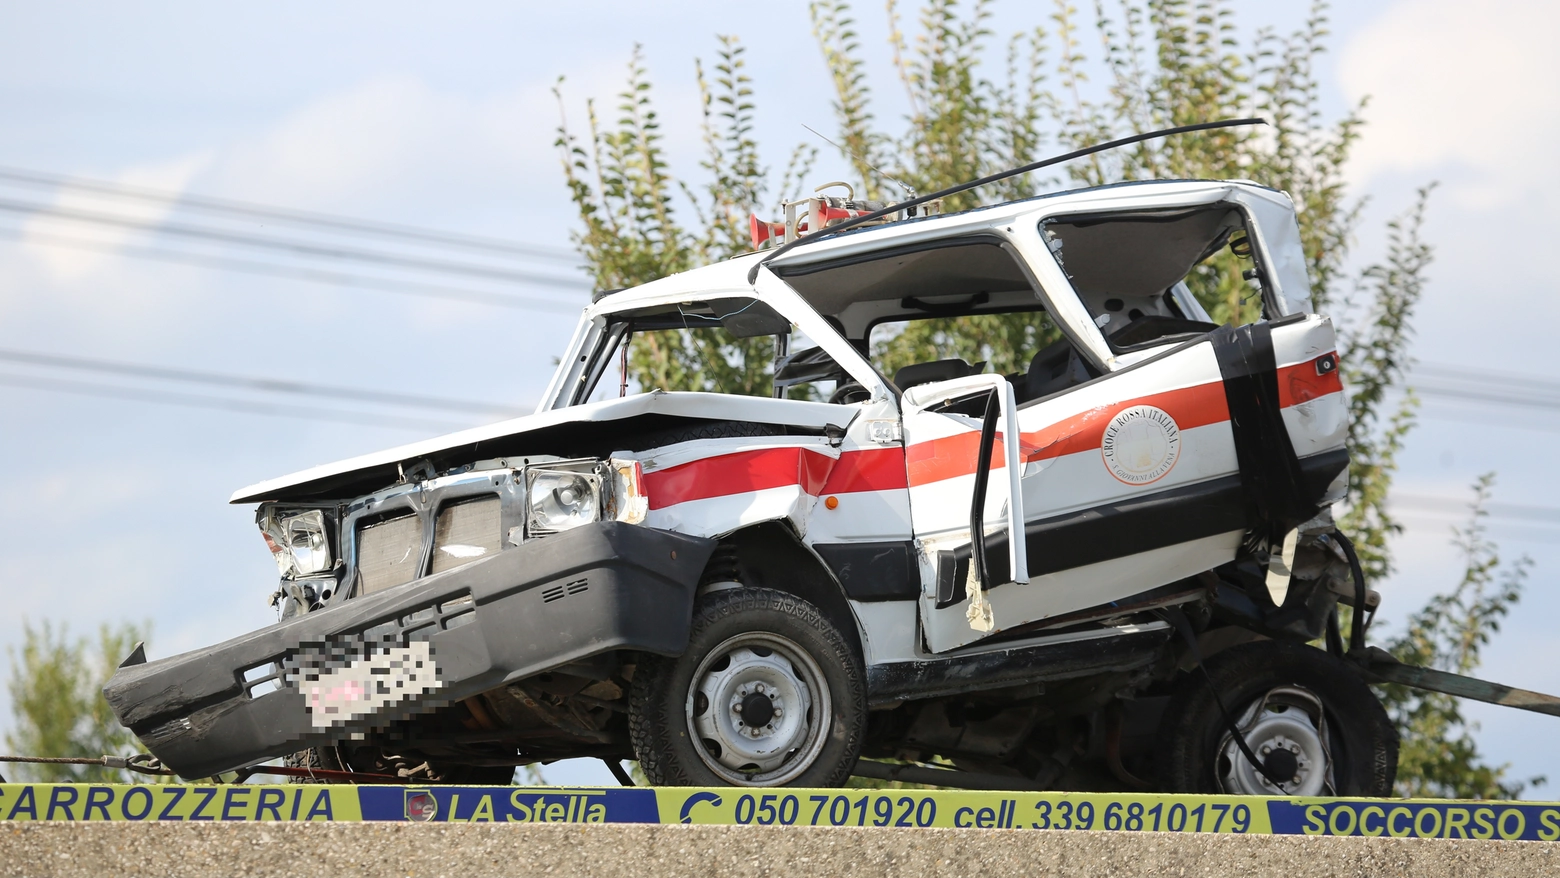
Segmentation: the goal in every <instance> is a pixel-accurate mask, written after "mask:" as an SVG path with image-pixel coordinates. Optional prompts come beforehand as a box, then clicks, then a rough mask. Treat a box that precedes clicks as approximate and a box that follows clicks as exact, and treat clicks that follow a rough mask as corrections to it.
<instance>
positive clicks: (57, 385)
mask: <svg viewBox="0 0 1560 878" xmlns="http://www.w3.org/2000/svg"><path fill="white" fill-rule="evenodd" d="M0 385H7V386H10V387H21V388H25V389H29V390H43V391H48V392H54V393H73V394H79V395H84V396H98V397H105V398H107V399H115V400H120V401H125V400H135V401H140V402H154V403H164V404H170V405H181V406H189V407H193V408H205V409H221V410H224V411H233V412H245V413H248V414H257V415H269V416H273V417H284V418H305V419H307V420H311V421H339V422H342V423H347V424H359V425H368V426H375V427H400V428H403V429H411V430H429V429H432V430H455V429H460V428H461V427H466V426H470V425H469V424H455V423H451V422H449V421H438V420H430V419H425V418H409V417H403V416H400V415H382V414H376V413H373V412H347V411H342V410H340V409H326V408H314V407H310V406H296V405H278V404H274V403H267V402H253V401H250V400H242V399H233V398H231V397H224V396H206V395H203V394H191V393H174V392H169V391H162V390H145V389H142V388H137V387H125V386H123V385H116V384H104V383H99V382H89V381H71V380H67V379H57V378H43V377H38V376H32V375H8V374H3V373H0Z"/></svg>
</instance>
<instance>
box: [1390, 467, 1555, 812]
mask: <svg viewBox="0 0 1560 878" xmlns="http://www.w3.org/2000/svg"><path fill="white" fill-rule="evenodd" d="M1494 484H1495V474H1494V473H1487V474H1485V475H1483V476H1480V477H1479V478H1478V480H1477V481H1475V482H1474V484H1473V502H1472V504H1471V505H1470V509H1471V513H1472V514H1471V515H1470V516H1469V520H1468V523H1467V524H1466V525H1464V526H1463V527H1461V528H1459V529H1458V530H1457V531H1456V532H1455V535H1454V538H1453V541H1454V543H1455V544H1456V546H1457V547H1458V548H1459V549H1461V550H1462V553H1463V557H1464V559H1465V563H1466V566H1465V569H1464V571H1463V577H1462V581H1461V582H1459V583H1458V584H1457V586H1456V587H1455V588H1453V589H1452V590H1451V591H1449V592H1446V593H1445V594H1439V595H1436V596H1435V597H1433V598H1431V599H1430V601H1429V602H1428V603H1426V604H1425V606H1424V607H1423V608H1421V609H1420V610H1419V611H1418V612H1416V613H1414V614H1413V615H1411V616H1409V617H1408V620H1407V624H1406V625H1405V626H1404V630H1403V632H1402V633H1401V634H1399V635H1398V636H1397V637H1395V638H1393V640H1392V641H1391V643H1390V644H1388V646H1387V649H1388V650H1389V651H1390V652H1391V653H1392V654H1393V655H1394V656H1395V657H1397V659H1398V660H1399V661H1401V662H1406V663H1408V664H1413V665H1420V666H1423V667H1431V668H1438V669H1440V670H1443V671H1450V672H1452V673H1454V674H1472V673H1473V672H1475V671H1477V670H1478V668H1479V663H1480V661H1481V655H1480V653H1481V650H1482V649H1483V647H1484V646H1486V645H1487V644H1488V643H1489V642H1490V638H1491V637H1493V636H1494V635H1495V634H1496V633H1498V632H1499V631H1500V621H1501V619H1502V618H1504V617H1505V616H1506V614H1507V613H1509V612H1510V611H1511V608H1512V607H1513V606H1515V605H1516V603H1517V601H1518V599H1519V598H1520V597H1521V595H1522V585H1523V583H1524V582H1525V581H1526V579H1527V576H1528V571H1529V570H1530V569H1531V568H1532V564H1533V562H1532V560H1531V559H1529V558H1528V557H1527V556H1525V555H1524V556H1522V557H1520V558H1518V559H1517V560H1516V561H1514V562H1512V563H1511V564H1509V565H1504V566H1503V565H1502V564H1501V559H1500V552H1499V547H1498V546H1496V545H1495V544H1494V543H1492V542H1490V540H1489V536H1488V533H1487V529H1486V526H1485V523H1484V519H1485V518H1486V517H1487V516H1488V515H1489V512H1488V510H1487V506H1488V503H1489V498H1490V492H1491V489H1492V488H1493V486H1494ZM1381 693H1382V703H1383V704H1385V705H1386V708H1387V712H1388V713H1389V714H1390V715H1391V716H1392V721H1393V723H1394V724H1395V725H1396V726H1397V727H1398V732H1399V734H1401V735H1402V738H1403V740H1402V744H1401V747H1400V749H1399V750H1398V781H1397V792H1398V793H1399V795H1403V796H1410V797H1441V796H1445V797H1451V798H1459V799H1510V798H1515V797H1517V796H1518V795H1520V794H1521V793H1522V790H1523V789H1525V788H1526V787H1527V786H1528V785H1529V784H1534V785H1536V784H1541V783H1544V778H1542V777H1535V778H1530V779H1529V780H1527V781H1526V782H1521V781H1513V780H1511V779H1509V778H1508V776H1507V773H1508V770H1509V766H1508V765H1500V766H1492V765H1489V764H1487V763H1486V762H1485V757H1484V755H1483V754H1481V753H1480V752H1479V748H1478V743H1477V742H1476V741H1475V740H1474V739H1473V733H1474V732H1476V731H1478V728H1479V725H1478V723H1475V722H1471V721H1469V720H1468V719H1466V718H1465V717H1464V716H1463V714H1462V702H1461V700H1459V699H1457V698H1453V697H1452V696H1450V695H1442V694H1440V693H1438V692H1425V691H1422V690H1418V689H1410V688H1408V687H1405V686H1382V687H1381Z"/></svg>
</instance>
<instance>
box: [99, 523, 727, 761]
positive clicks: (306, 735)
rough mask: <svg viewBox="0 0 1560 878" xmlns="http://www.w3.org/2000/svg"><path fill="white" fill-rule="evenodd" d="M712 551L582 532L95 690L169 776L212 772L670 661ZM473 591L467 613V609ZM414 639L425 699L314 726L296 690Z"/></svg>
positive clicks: (645, 537)
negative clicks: (270, 671)
mask: <svg viewBox="0 0 1560 878" xmlns="http://www.w3.org/2000/svg"><path fill="white" fill-rule="evenodd" d="M714 545H715V541H714V540H707V539H700V538H696V537H688V536H684V535H682V534H677V533H672V532H669V531H663V530H656V529H653V528H647V527H641V526H633V525H625V524H619V523H617V522H604V523H600V524H596V525H590V526H586V527H581V528H577V529H575V530H571V531H567V532H564V533H561V534H557V535H555V536H550V537H546V538H544V539H539V540H534V541H530V542H527V543H525V544H524V545H522V546H518V547H515V548H511V549H507V550H505V551H503V552H500V553H498V554H497V555H495V556H493V557H491V558H485V559H483V560H480V561H477V562H474V563H472V564H469V565H467V566H465V567H461V568H458V569H456V570H451V571H448V572H446V573H440V574H436V575H433V576H428V577H425V578H423V579H420V580H417V581H416V582H414V583H410V584H407V585H404V586H399V587H397V588H393V589H390V590H388V591H385V592H381V593H379V594H374V595H369V596H367V597H362V598H356V599H353V600H348V601H345V602H343V603H341V604H337V605H334V606H331V607H329V608H327V609H323V610H318V611H315V612H313V613H308V614H306V615H304V616H300V617H297V618H294V619H289V620H287V621H285V622H281V623H279V624H276V625H272V626H270V627H267V628H262V629H260V630H259V631H255V632H252V633H250V634H246V635H244V636H242V637H238V638H235V639H233V640H229V641H227V642H226V643H221V644H217V645H216V646H211V647H207V648H205V649H200V650H195V651H193V652H188V653H185V654H184V655H179V656H174V657H172V658H166V659H160V660H157V661H153V662H146V663H144V664H138V665H131V666H128V667H124V668H121V669H120V670H119V671H118V672H117V673H116V674H114V677H113V679H111V680H109V681H108V685H107V686H105V687H104V689H103V694H104V696H105V697H107V699H108V703H109V705H110V706H111V707H112V708H113V710H114V713H115V714H116V715H117V716H118V717H119V721H120V722H121V723H123V724H124V725H125V726H126V727H128V728H129V729H130V730H131V731H133V732H134V733H135V734H136V736H137V737H139V738H140V739H141V742H142V743H144V744H145V745H146V747H147V749H148V750H150V751H151V752H152V754H153V755H155V756H156V757H157V758H158V759H161V760H162V761H163V763H164V764H165V765H167V766H168V767H170V768H172V769H173V770H175V771H177V772H178V773H179V774H181V775H183V776H185V777H206V776H209V775H212V774H215V773H217V772H221V771H229V770H232V769H235V768H239V767H242V766H245V765H252V764H254V763H256V762H259V761H262V760H265V759H269V758H273V757H276V756H280V755H283V754H286V753H291V752H294V751H297V750H300V749H303V748H305V747H310V746H316V745H320V744H327V743H334V742H337V741H341V740H345V739H347V738H348V737H351V736H353V735H361V734H362V733H364V732H365V731H367V730H369V729H375V728H384V727H385V726H387V725H388V724H389V723H391V722H394V721H395V720H397V719H401V718H404V717H406V716H410V715H412V714H415V713H420V712H426V711H429V710H434V709H437V708H438V707H440V706H442V705H444V704H448V703H451V702H453V701H458V700H460V699H463V698H469V697H471V696H472V695H476V694H478V693H480V692H484V691H487V690H489V689H493V688H495V687H498V686H501V685H504V684H505V683H508V682H512V681H515V680H520V679H523V678H525V677H529V676H531V675H533V674H538V673H541V672H543V671H547V670H549V669H552V668H556V667H558V666H560V665H564V664H568V663H569V662H572V661H577V660H579V659H582V658H588V657H590V656H593V655H597V654H600V653H603V652H607V651H610V650H616V649H632V650H641V651H645V652H651V653H657V654H661V655H678V654H680V653H681V652H682V651H683V649H684V648H685V647H686V646H687V642H688V625H689V619H690V618H691V615H692V605H693V598H694V593H695V591H696V589H697V587H698V582H699V576H700V574H701V573H702V572H703V570H704V565H705V563H706V562H707V561H708V560H709V556H710V553H711V551H712V550H713V549H714ZM468 594H469V595H470V596H471V598H472V599H473V600H472V602H471V603H465V602H462V601H461V600H460V599H461V598H462V597H463V596H464V595H468ZM468 610H470V612H469V613H468V612H467V611H468ZM424 641H426V648H424V647H422V645H421V644H422V642H424ZM409 644H416V645H417V649H418V650H420V651H421V652H420V653H419V654H421V653H422V652H425V653H428V654H431V657H432V663H433V665H434V669H435V673H436V678H437V688H435V689H433V690H432V691H421V690H418V691H416V692H409V693H407V694H405V695H404V696H400V695H394V696H383V697H381V700H384V699H385V698H386V697H388V698H393V699H397V700H395V701H394V703H392V704H390V705H388V706H385V707H384V708H383V709H380V710H377V711H375V712H372V713H370V714H368V715H364V716H353V715H348V716H346V717H344V718H343V717H333V718H331V719H330V720H328V721H322V718H321V716H320V715H319V714H318V713H317V712H316V711H315V710H314V709H312V708H311V705H310V702H309V701H308V699H307V698H306V697H305V695H304V693H303V691H302V690H301V689H300V685H302V684H301V683H300V681H301V680H304V679H317V675H318V674H319V673H320V672H321V670H322V669H323V670H324V671H326V672H328V671H329V670H330V669H332V668H340V667H344V666H346V665H349V664H351V663H352V662H353V661H354V660H364V659H371V658H372V656H373V655H375V652H376V650H378V651H380V652H383V651H384V650H386V649H389V648H401V649H403V650H404V648H405V647H406V646H407V645H409ZM272 663H275V664H276V665H277V666H279V667H281V668H285V669H289V671H288V673H287V674H286V675H285V677H284V678H283V679H281V680H280V681H279V685H280V688H277V689H275V690H274V691H269V692H265V693H263V694H259V693H257V694H253V695H251V693H250V691H248V688H246V685H245V682H244V678H245V674H246V672H247V671H250V670H251V669H257V668H258V669H261V670H260V671H258V672H257V673H262V674H263V673H265V670H266V669H267V668H269V666H270V665H271V664H272ZM310 673H313V674H314V675H315V676H314V677H310V676H309V674H310ZM253 676H254V674H253V673H252V674H251V677H253Z"/></svg>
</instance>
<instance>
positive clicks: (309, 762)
mask: <svg viewBox="0 0 1560 878" xmlns="http://www.w3.org/2000/svg"><path fill="white" fill-rule="evenodd" d="M282 764H283V765H285V766H287V767H288V768H308V769H313V770H315V771H321V770H323V771H351V770H352V769H350V768H347V767H345V766H344V765H342V764H341V754H340V753H338V752H337V751H336V748H335V747H310V748H309V749H307V750H299V751H298V752H297V753H289V754H287V755H286V756H283V757H282ZM287 782H288V783H314V781H313V780H311V779H309V778H306V777H292V778H288V779H287Z"/></svg>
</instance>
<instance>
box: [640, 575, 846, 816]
mask: <svg viewBox="0 0 1560 878" xmlns="http://www.w3.org/2000/svg"><path fill="white" fill-rule="evenodd" d="M766 653H767V654H766ZM721 704H725V705H727V707H726V710H729V711H730V712H729V713H725V712H721V713H716V712H715V711H716V709H717V708H718V707H719V705H721ZM866 717H867V697H866V685H865V674H864V673H863V671H862V665H861V659H860V658H859V657H858V656H857V655H856V652H855V650H854V649H852V648H851V646H850V643H849V641H847V640H846V639H845V637H844V636H843V635H842V634H841V633H840V630H839V628H838V627H837V626H836V625H835V624H834V623H833V622H831V621H830V620H829V618H828V617H827V616H825V615H824V614H823V613H822V612H821V611H820V610H819V609H818V608H817V607H815V606H813V605H812V604H810V603H808V602H807V601H804V600H802V599H801V598H798V597H796V596H794V595H790V594H786V593H785V592H780V591H775V590H773V589H767V588H746V587H743V588H730V589H723V590H720V591H715V592H711V593H709V594H708V595H706V596H705V597H703V598H701V599H700V600H699V602H698V603H697V604H696V605H695V606H694V611H693V625H692V629H691V631H690V634H689V638H688V648H687V650H686V651H684V653H683V654H682V655H681V656H679V657H676V658H669V657H663V656H647V657H645V658H643V659H641V660H640V662H639V666H638V668H637V669H636V670H635V672H634V680H633V692H632V697H631V699H630V703H629V731H630V733H631V735H632V738H633V744H634V753H635V755H636V756H637V757H638V759H639V765H640V767H641V768H642V769H643V770H644V772H645V776H646V777H647V778H648V779H649V780H650V782H651V783H652V784H655V785H661V786H797V787H835V786H840V785H842V784H843V783H844V782H845V780H846V779H847V778H848V777H850V772H851V769H852V768H854V767H855V764H856V757H857V756H858V755H860V753H861V744H862V738H863V735H864V734H865V730H866ZM749 723H751V724H749Z"/></svg>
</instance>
